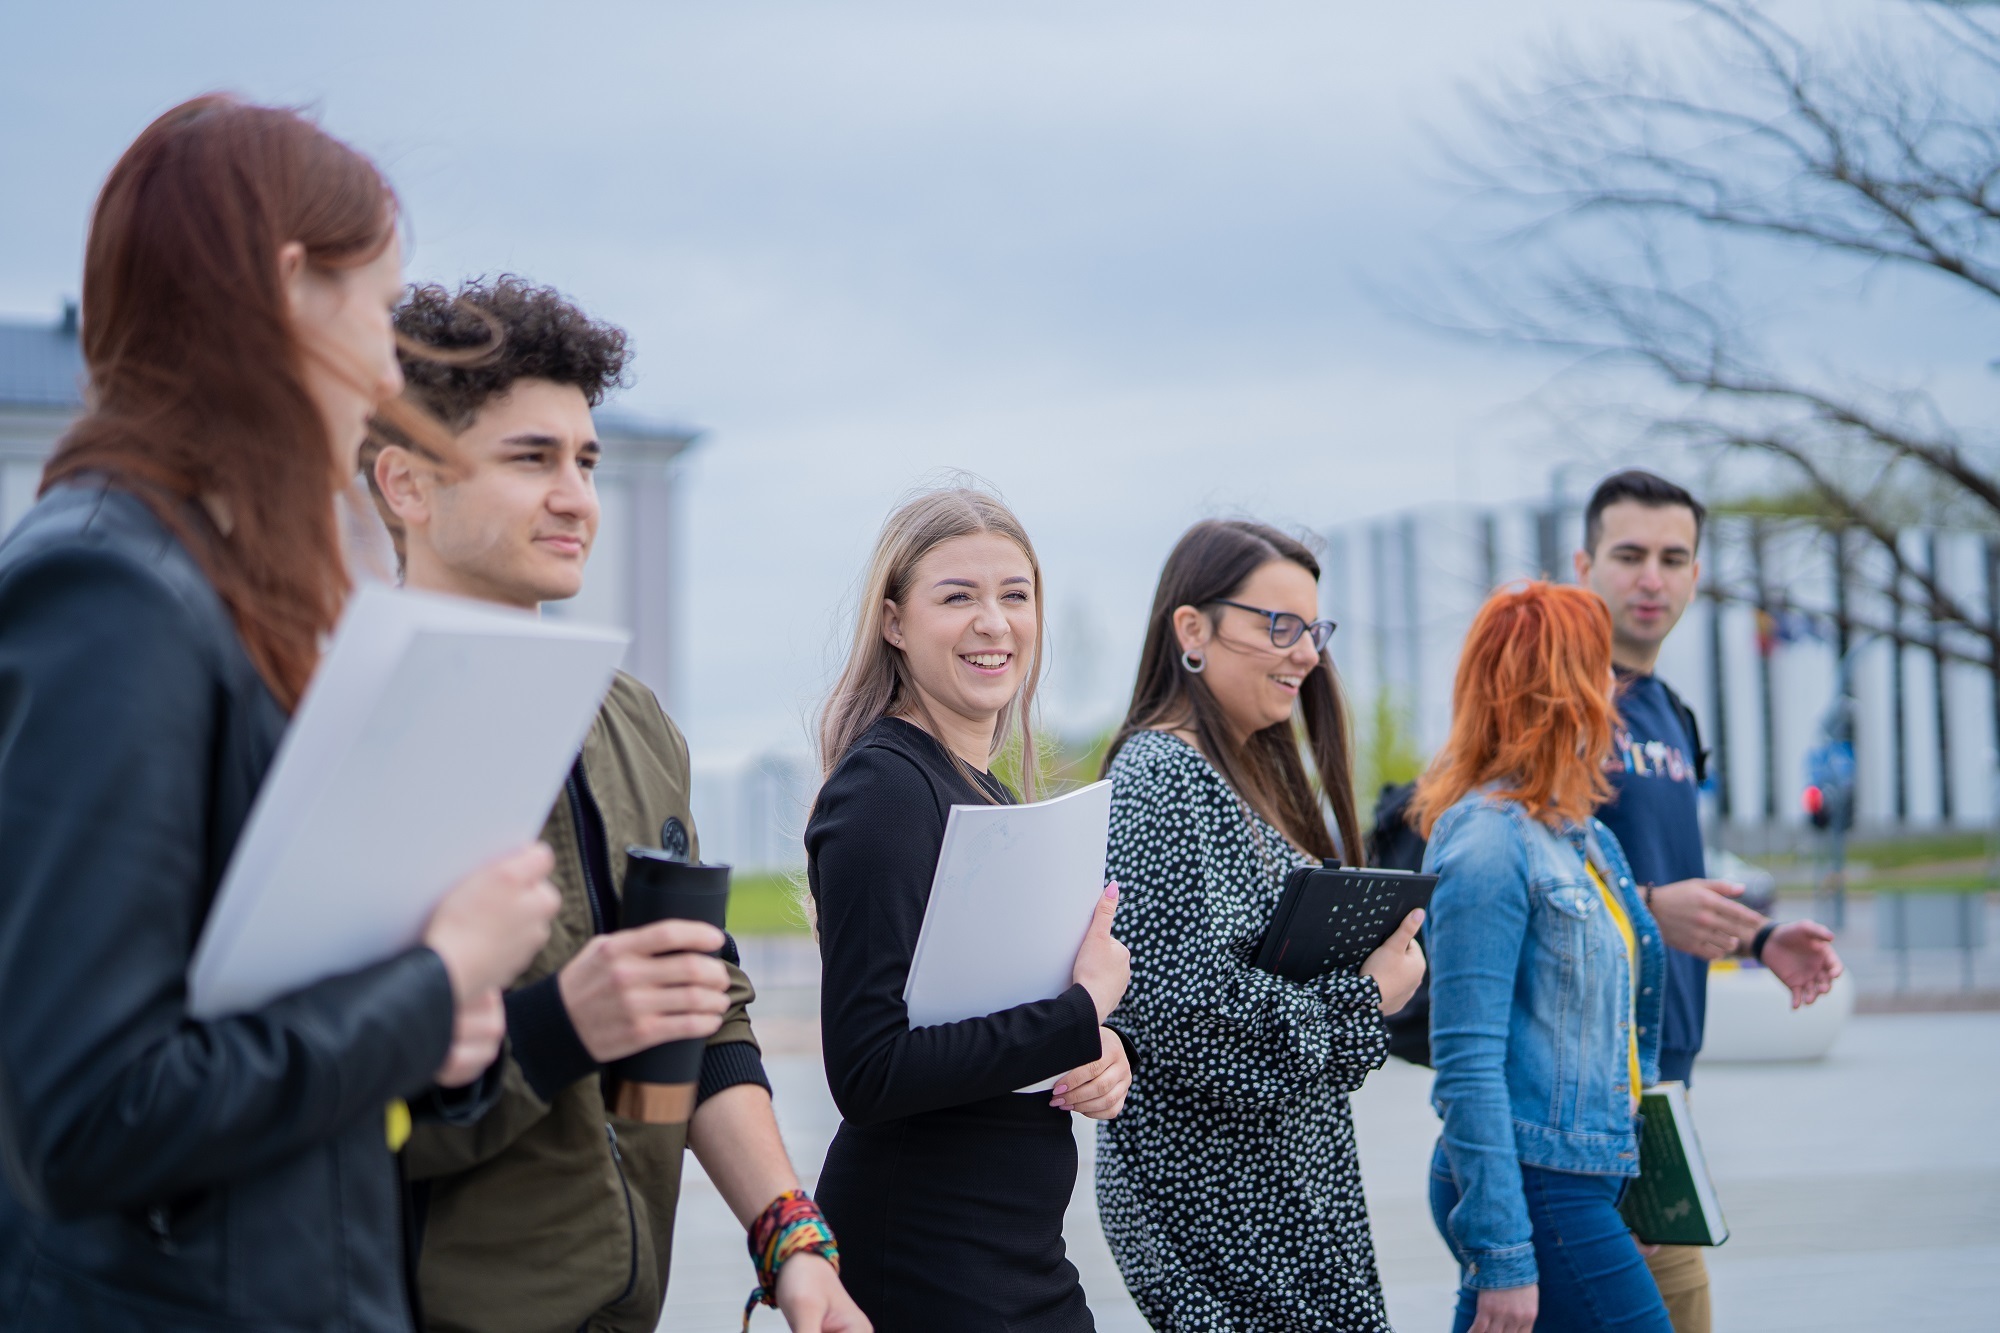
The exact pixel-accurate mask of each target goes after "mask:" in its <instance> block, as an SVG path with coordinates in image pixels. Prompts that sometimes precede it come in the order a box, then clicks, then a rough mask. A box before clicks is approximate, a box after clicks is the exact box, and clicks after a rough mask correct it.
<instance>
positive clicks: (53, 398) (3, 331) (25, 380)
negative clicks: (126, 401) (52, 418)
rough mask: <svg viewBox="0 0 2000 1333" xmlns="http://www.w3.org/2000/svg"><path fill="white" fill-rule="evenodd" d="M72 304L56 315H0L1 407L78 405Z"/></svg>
mask: <svg viewBox="0 0 2000 1333" xmlns="http://www.w3.org/2000/svg"><path fill="white" fill-rule="evenodd" d="M74 312H75V307H73V306H72V307H70V309H69V310H68V311H65V313H64V315H63V317H62V318H61V319H59V320H51V321H49V322H48V323H45V324H43V323H32V324H31V323H28V322H26V321H23V320H0V407H56V408H63V407H67V408H73V409H77V410H81V409H82V407H83V383H84V374H83V349H82V348H81V347H80V346H78V345H77V339H76V315H75V313H74Z"/></svg>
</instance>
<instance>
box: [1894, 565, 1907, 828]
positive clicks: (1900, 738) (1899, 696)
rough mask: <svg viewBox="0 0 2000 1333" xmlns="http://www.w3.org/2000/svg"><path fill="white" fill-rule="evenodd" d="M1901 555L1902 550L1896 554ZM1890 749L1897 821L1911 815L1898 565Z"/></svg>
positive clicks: (1898, 569) (1899, 572) (1897, 571)
mask: <svg viewBox="0 0 2000 1333" xmlns="http://www.w3.org/2000/svg"><path fill="white" fill-rule="evenodd" d="M1897 554H1898V555H1899V556H1900V554H1901V552H1900V551H1898V553H1897ZM1889 651H1890V654H1891V656H1890V658H1889V749H1890V754H1891V756H1892V757H1893V760H1894V763H1895V768H1896V822H1897V823H1898V824H1904V823H1908V822H1909V818H1910V728H1909V711H1908V710H1907V709H1906V708H1905V707H1904V706H1903V686H1904V685H1905V683H1906V682H1905V681H1904V679H1903V575H1902V566H1901V565H1900V564H1898V565H1897V566H1895V568H1893V569H1892V570H1891V571H1890V575H1889Z"/></svg>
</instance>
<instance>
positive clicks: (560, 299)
mask: <svg viewBox="0 0 2000 1333" xmlns="http://www.w3.org/2000/svg"><path fill="white" fill-rule="evenodd" d="M396 332H397V333H399V334H401V335H402V340H403V341H404V342H405V343H410V344H415V346H414V347H411V348H408V349H406V350H405V351H404V352H403V353H402V355H401V360H402V363H403V378H404V379H405V380H406V381H408V384H409V388H408V390H407V393H408V395H409V397H410V398H411V399H413V400H414V401H415V402H416V403H417V405H418V406H420V407H422V408H424V409H425V410H427V411H428V412H429V413H430V414H431V415H432V416H434V417H436V418H437V419H438V420H440V421H442V422H444V423H445V425H447V426H449V427H451V428H452V429H453V430H455V431H456V430H463V429H465V427H466V426H467V425H468V424H470V423H471V421H472V418H473V417H474V416H475V415H477V414H478V412H479V409H480V408H481V407H483V406H484V405H485V404H486V401H487V399H489V398H492V397H494V396H495V395H497V394H503V393H505V392H507V390H508V389H509V388H510V387H512V385H513V384H514V381H516V380H524V379H542V380H552V381H554V382H555V383H557V384H570V385H574V386H576V387H577V388H578V389H581V390H582V391H583V396H584V398H586V399H587V400H589V403H590V405H591V406H592V407H596V406H597V405H598V404H600V403H602V402H603V401H604V395H605V394H606V393H608V392H609V391H610V390H612V389H615V388H618V387H620V386H622V385H623V384H624V383H625V363H626V362H627V361H628V360H630V359H631V351H630V349H629V348H628V347H627V346H626V341H625V330H623V329H621V328H617V327H615V326H613V325H610V324H601V323H598V322H596V321H594V320H592V319H591V318H590V317H589V316H588V315H586V314H584V313H583V312H582V311H581V310H579V309H577V308H576V306H575V305H574V304H573V303H571V302H570V300H569V299H568V298H567V297H565V296H564V295H563V294H562V293H561V292H559V291H557V290H556V289H555V288H553V287H537V286H535V285H534V284H533V283H530V282H529V281H528V280H527V279H526V278H522V277H518V276H516V275H515V274H512V273H503V274H501V275H500V276H499V277H497V278H494V279H492V280H491V281H489V280H487V279H485V278H473V279H471V280H470V281H468V282H466V283H464V284H463V285H461V286H460V287H459V289H458V291H457V292H456V293H453V292H448V291H446V290H445V289H444V288H443V287H441V286H439V285H437V284H436V283H425V284H423V285H422V286H418V287H413V288H411V289H410V294H409V296H408V298H407V299H405V300H404V302H403V304H402V305H401V306H399V307H397V309H396ZM496 337H497V340H498V343H499V345H498V347H497V348H495V350H494V352H493V354H492V355H490V356H475V357H472V358H470V359H466V358H462V357H445V358H442V359H440V358H438V357H427V356H425V355H424V349H425V348H435V349H438V350H439V351H443V352H447V353H449V352H454V351H457V352H464V351H469V350H472V349H476V348H482V347H487V346H490V345H492V344H493V343H494V342H495V340H496Z"/></svg>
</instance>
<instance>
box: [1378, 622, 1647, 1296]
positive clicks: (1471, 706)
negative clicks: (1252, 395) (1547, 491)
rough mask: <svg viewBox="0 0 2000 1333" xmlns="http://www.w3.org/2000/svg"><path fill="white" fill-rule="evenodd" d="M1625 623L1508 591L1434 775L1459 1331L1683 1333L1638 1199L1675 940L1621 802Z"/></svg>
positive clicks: (1439, 1181)
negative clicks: (1634, 1194) (1612, 819)
mask: <svg viewBox="0 0 2000 1333" xmlns="http://www.w3.org/2000/svg"><path fill="white" fill-rule="evenodd" d="M1614 689H1615V684H1614V678H1613V676H1612V674H1611V617H1610V613H1609V612H1608V611H1606V610H1605V606H1604V603H1603V602H1602V601H1601V600H1600V599H1599V598H1598V597H1597V596H1596V594H1594V593H1592V592H1590V591H1588V590H1587V589H1584V588H1567V587H1557V586H1554V585H1551V584H1548V583H1531V584H1528V585H1526V586H1522V587H1515V588H1509V589H1504V590H1502V591H1500V592H1497V593H1495V594H1494V595H1493V596H1492V598H1490V599H1489V600H1488V601H1487V603H1486V605H1485V606H1484V607H1482V608H1481V609H1480V612H1479V615H1478V617H1477V618H1476V619H1475V620H1474V621H1473V623H1472V631H1471V633H1470V635H1469V636H1468V637H1467V639H1466V642H1465V650H1464V653H1463V655H1462V656H1461V657H1460V658H1459V663H1458V680H1457V683H1456V685H1455V686H1454V687H1453V690H1452V725H1451V736H1450V738H1449V739H1448V740H1447V741H1446V742H1445V746H1444V749H1442V750H1441V751H1439V752H1438V755H1437V757H1436V758H1435V759H1434V760H1432V762H1431V765H1430V768H1429V769H1428V770H1427V771H1426V772H1425V774H1424V776H1423V779H1422V781H1421V782H1420V783H1419V784H1418V787H1417V795H1416V800H1415V802H1414V803H1413V810H1414V812H1415V814H1416V817H1417V821H1418V827H1419V829H1420V830H1421V831H1422V832H1423V833H1424V834H1425V836H1427V837H1428V838H1429V839H1430V848H1429V851H1428V852H1427V853H1426V855H1425V865H1424V868H1425V869H1426V870H1429V871H1432V872H1433V873H1435V874H1436V875H1437V876H1438V885H1437V890H1436V892H1435V893H1434V894H1433V895H1432V897H1431V913H1430V923H1429V929H1430V940H1429V944H1430V960H1431V1054H1432V1058H1433V1060H1434V1061H1435V1062H1436V1067H1437V1083H1436V1086H1435V1089H1434V1091H1433V1093H1432V1100H1433V1101H1434V1102H1435V1103H1436V1105H1437V1106H1438V1107H1439V1109H1440V1110H1441V1112H1442V1113H1443V1116H1444V1134H1443V1137H1442V1138H1441V1139H1440V1140H1439V1142H1438V1146H1437V1152H1436V1154H1435V1156H1434V1157H1433V1159H1432V1162H1431V1212H1432V1215H1433V1217H1434V1218H1435V1219H1436V1221H1437V1226H1438V1230H1439V1231H1440V1232H1441V1233H1442V1234H1443V1236H1444V1238H1445V1243H1446V1244H1447V1245H1449V1246H1450V1247H1451V1250H1452V1253H1453V1254H1454V1255H1455V1256H1457V1258H1458V1261H1459V1265H1460V1273H1461V1281H1460V1288H1459V1301H1458V1319H1457V1323H1456V1324H1455V1325H1454V1333H1468V1330H1471V1331H1472V1333H1528V1330H1530V1329H1535V1330H1539V1333H1581V1331H1582V1330H1610V1329H1617V1330H1620V1331H1621V1333H1671V1326H1670V1324H1669V1323H1668V1320H1667V1312H1666V1307H1665V1306H1664V1305H1663V1304H1662V1303H1661V1301H1660V1293H1659V1291H1658V1289H1657V1288H1656V1287H1655V1286H1654V1285H1653V1279H1652V1277H1651V1275H1650V1274H1649V1273H1648V1272H1647V1271H1646V1265H1645V1262H1644V1258H1643V1256H1642V1254H1641V1253H1640V1250H1639V1248H1638V1246H1637V1243H1636V1242H1635V1241H1634V1239H1633V1238H1632V1235H1631V1233H1630V1232H1629V1231H1628V1230H1627V1229H1626V1227H1625V1223H1624V1221H1623V1220H1622V1219H1621V1218H1620V1217H1619V1215H1618V1200H1619V1197H1620V1195H1621V1194H1622V1193H1623V1192H1624V1189H1625V1187H1626V1185H1627V1183H1628V1181H1629V1179H1630V1177H1631V1176H1633V1175H1634V1174H1636V1173H1637V1171H1638V1167H1639V1144H1638V1136H1637V1133H1636V1127H1635V1123H1634V1113H1635V1111H1636V1110H1637V1107H1638V1098H1639V1090H1640V1088H1641V1087H1643V1086H1644V1085H1645V1084H1646V1083H1648V1082H1650V1081H1652V1079H1653V1078H1654V1077H1655V1076H1656V1075H1655V1070H1656V1068H1657V1057H1658V1053H1659V1041H1660V994H1661V985H1660V978H1661V974H1662V971H1663V970H1664V968H1665V965H1666V961H1665V960H1666V953H1665V949H1664V947H1663V946H1662V945H1661V943H1660V933H1659V930H1658V928H1657V927H1656V926H1655V925H1654V923H1653V918H1652V917H1651V916H1650V915H1649V914H1648V913H1647V911H1646V905H1645V903H1644V902H1643V901H1641V899H1640V896H1639V894H1638V893H1637V892H1636V891H1635V890H1634V888H1633V885H1632V873H1631V871H1630V870H1629V869H1628V868H1627V866H1626V863H1625V854H1624V852H1623V851H1622V850H1620V848H1619V846H1618V840H1617V839H1616V838H1614V837H1613V836H1612V835H1611V833H1610V831H1609V830H1608V829H1606V828H1605V827H1604V826H1603V825H1602V824H1600V823H1598V822H1597V821H1596V820H1595V819H1593V818H1591V814H1590V812H1591V810H1592V809H1594V808H1595V807H1596V806H1597V805H1599V804H1600V803H1602V802H1603V800H1604V799H1605V798H1606V797H1607V796H1608V795H1609V790H1608V785H1607V783H1606V781H1605V778H1604V757H1605V755H1606V754H1607V753H1608V752H1609V751H1610V748H1611V732H1612V724H1613V721H1614V720H1615V716H1616V714H1615V709H1614V707H1613V702H1612V696H1613V691H1614Z"/></svg>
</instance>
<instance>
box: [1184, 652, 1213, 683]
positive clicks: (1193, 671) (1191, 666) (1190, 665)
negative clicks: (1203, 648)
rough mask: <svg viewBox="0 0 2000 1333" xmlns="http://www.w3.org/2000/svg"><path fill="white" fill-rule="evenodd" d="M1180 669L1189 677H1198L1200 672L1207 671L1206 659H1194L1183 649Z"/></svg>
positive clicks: (1191, 654)
mask: <svg viewBox="0 0 2000 1333" xmlns="http://www.w3.org/2000/svg"><path fill="white" fill-rule="evenodd" d="M1181 668H1182V670H1184V671H1186V672H1187V673H1188V674H1189V675H1190V676H1199V675H1200V674H1201V673H1202V672H1204V671H1206V670H1208V659H1207V658H1205V657H1196V656H1195V655H1194V654H1193V653H1190V652H1188V651H1186V650H1185V649H1183V650H1182V651H1181Z"/></svg>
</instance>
